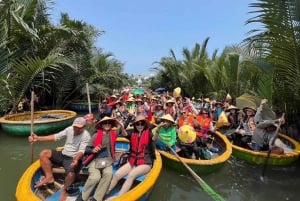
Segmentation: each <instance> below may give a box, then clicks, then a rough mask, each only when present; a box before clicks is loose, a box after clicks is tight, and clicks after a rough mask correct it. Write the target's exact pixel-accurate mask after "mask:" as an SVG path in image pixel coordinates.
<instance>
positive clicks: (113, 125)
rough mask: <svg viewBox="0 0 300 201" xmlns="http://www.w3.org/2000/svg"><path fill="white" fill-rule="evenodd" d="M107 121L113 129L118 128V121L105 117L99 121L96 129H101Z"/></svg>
mask: <svg viewBox="0 0 300 201" xmlns="http://www.w3.org/2000/svg"><path fill="white" fill-rule="evenodd" d="M107 121H110V122H111V127H116V126H117V121H116V119H114V118H111V117H103V118H102V119H101V120H100V121H98V122H97V123H96V125H95V127H96V128H97V129H98V128H101V126H102V124H103V123H105V122H107Z"/></svg>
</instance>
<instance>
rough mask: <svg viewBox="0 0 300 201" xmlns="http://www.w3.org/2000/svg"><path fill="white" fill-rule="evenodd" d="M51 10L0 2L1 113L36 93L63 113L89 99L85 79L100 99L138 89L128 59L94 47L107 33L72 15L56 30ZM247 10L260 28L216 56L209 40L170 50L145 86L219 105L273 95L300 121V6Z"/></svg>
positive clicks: (23, 0)
mask: <svg viewBox="0 0 300 201" xmlns="http://www.w3.org/2000/svg"><path fill="white" fill-rule="evenodd" d="M48 5H51V4H49V1H45V0H18V1H11V0H2V1H1V2H0V12H1V16H0V33H1V34H0V84H1V86H2V87H1V88H0V112H1V114H5V113H7V112H10V111H13V112H15V111H16V110H17V105H18V103H19V102H20V101H21V100H22V98H24V97H25V96H26V95H27V97H29V94H30V91H31V90H32V89H34V91H35V92H36V94H37V95H38V97H39V99H40V100H39V104H40V105H42V106H51V107H52V108H64V107H66V106H67V104H68V103H69V102H70V101H72V100H74V99H80V98H83V96H84V94H85V91H84V90H85V84H86V83H87V82H88V83H89V86H90V93H91V96H92V97H91V98H92V99H95V100H97V99H99V98H101V97H103V96H104V95H105V94H109V93H112V89H121V88H122V87H124V86H127V85H130V86H133V85H135V84H136V83H135V81H134V79H133V77H132V76H130V75H128V74H126V73H124V72H123V67H124V64H123V63H122V61H119V60H117V59H116V58H115V57H114V55H113V54H112V53H105V52H103V51H102V50H101V47H95V41H96V39H97V37H101V35H102V34H103V33H104V31H105V30H98V29H97V28H95V27H93V26H91V25H89V24H87V23H85V22H82V21H77V20H76V19H70V18H69V16H68V14H66V13H63V14H62V15H61V19H60V23H59V24H57V25H54V24H53V23H51V22H50V20H49V17H50V16H49V14H48V13H47V10H48V9H49V8H48V7H47V6H48ZM249 8H251V9H252V10H253V12H252V16H251V17H250V18H249V20H248V21H247V22H245V23H246V24H257V28H256V29H253V30H250V31H249V33H248V37H246V38H245V40H244V41H242V42H241V41H236V42H237V44H235V45H232V46H228V47H225V48H224V50H222V52H220V53H219V52H218V50H215V51H214V52H213V54H212V55H211V56H209V55H208V53H207V46H208V45H209V37H208V38H206V39H204V41H203V42H202V44H199V43H197V42H196V43H195V46H194V47H193V48H192V49H187V48H183V49H182V55H180V59H178V58H179V57H178V55H175V53H174V51H173V50H172V49H171V50H170V55H169V56H165V57H163V58H161V60H160V61H156V62H155V61H154V67H153V68H152V70H153V71H155V72H156V75H155V76H154V77H152V78H151V79H148V80H147V81H146V82H145V83H143V86H145V87H147V88H151V89H155V88H157V87H161V86H163V87H166V89H167V90H168V91H172V90H173V89H174V88H176V87H179V86H180V87H181V89H182V92H183V95H184V96H188V97H197V98H198V97H200V98H201V97H211V98H215V99H218V100H223V99H224V98H225V96H226V94H228V93H229V94H230V95H231V96H232V98H233V100H234V99H235V98H237V97H239V96H241V95H242V94H244V93H249V94H252V95H256V96H258V97H260V98H267V99H268V100H269V103H268V104H269V105H271V106H272V107H273V109H274V110H275V111H277V112H278V113H281V112H285V113H286V114H287V118H288V119H289V122H291V123H297V121H299V120H298V116H299V111H300V105H299V104H298V103H299V101H300V94H299V91H300V90H299V89H300V33H299V32H300V29H299V27H300V26H299V25H300V15H299V13H300V3H299V1H297V0H284V1H282V0H258V1H255V3H252V4H250V5H249ZM195 26H197V22H195ZM212 26H214V25H212ZM228 28H230V27H228ZM187 31H188V30H187ZM137 34H138V33H137ZM220 34H221V33H220ZM224 37H225V36H224ZM8 108H9V109H8ZM297 125H300V122H298V124H297Z"/></svg>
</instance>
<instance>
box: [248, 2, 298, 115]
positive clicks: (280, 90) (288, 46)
mask: <svg viewBox="0 0 300 201" xmlns="http://www.w3.org/2000/svg"><path fill="white" fill-rule="evenodd" d="M250 7H253V8H256V9H257V10H256V11H253V12H252V13H253V14H257V16H255V17H253V18H251V19H249V20H248V21H247V23H260V24H261V25H262V27H263V29H254V30H252V31H250V34H252V35H251V36H249V37H248V38H246V39H245V43H246V45H248V46H250V47H251V48H252V49H254V50H255V51H258V52H259V53H260V54H261V56H262V58H264V59H265V60H266V63H267V64H268V65H267V66H268V68H269V72H271V73H272V88H273V103H274V104H275V105H277V107H278V108H283V110H285V111H286V112H287V114H288V115H289V117H290V118H291V119H294V118H295V114H296V113H299V111H300V106H299V104H298V103H299V100H300V94H299V92H300V91H299V90H300V42H299V41H300V31H299V24H300V15H299V12H300V10H299V9H300V2H299V1H297V0H285V1H281V0H259V1H258V3H252V4H250ZM262 70H264V69H262Z"/></svg>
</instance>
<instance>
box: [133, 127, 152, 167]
mask: <svg viewBox="0 0 300 201" xmlns="http://www.w3.org/2000/svg"><path fill="white" fill-rule="evenodd" d="M149 135H150V133H149V129H146V130H144V131H143V132H142V134H141V136H140V137H139V134H138V133H136V132H134V133H132V134H131V137H130V157H129V163H130V164H131V165H142V164H145V156H146V154H150V153H149V148H148V146H149V143H150V136H149Z"/></svg>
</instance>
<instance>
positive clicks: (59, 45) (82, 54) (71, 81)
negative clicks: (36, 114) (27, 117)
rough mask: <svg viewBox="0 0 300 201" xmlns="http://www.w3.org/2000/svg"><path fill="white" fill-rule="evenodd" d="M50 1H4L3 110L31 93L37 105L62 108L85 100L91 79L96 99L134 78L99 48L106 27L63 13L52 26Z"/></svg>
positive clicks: (0, 5)
mask: <svg viewBox="0 0 300 201" xmlns="http://www.w3.org/2000/svg"><path fill="white" fill-rule="evenodd" d="M51 3H53V2H51V1H45V0H2V1H0V13H1V15H0V85H1V86H2V87H0V113H1V114H5V113H7V112H15V111H16V110H17V105H18V103H19V102H20V101H21V100H22V99H24V97H27V98H28V99H30V94H31V91H32V90H34V92H35V93H36V94H37V97H39V105H43V106H50V107H52V108H64V107H65V106H66V105H67V104H68V103H69V102H70V101H72V100H73V99H81V98H83V96H84V94H85V92H84V90H83V89H84V88H85V84H86V83H87V82H88V83H90V86H91V89H90V94H91V98H92V99H99V97H101V96H103V95H104V94H106V93H110V92H111V91H112V89H120V88H121V87H122V86H123V85H124V83H126V84H128V83H130V82H131V81H129V80H131V79H130V78H129V76H128V75H127V74H124V73H123V72H122V71H123V63H122V62H120V61H118V60H117V59H115V58H114V56H113V54H111V53H104V52H103V51H102V50H101V49H98V48H96V47H95V41H96V39H97V37H100V36H101V35H102V34H103V33H104V31H102V30H97V29H96V28H95V27H93V26H91V25H89V24H87V23H85V22H82V21H77V20H72V19H70V18H69V16H68V15H67V14H64V13H63V14H61V18H60V23H59V24H58V25H54V24H53V23H51V21H50V16H49V14H48V13H47V11H48V10H49V7H48V6H49V5H51Z"/></svg>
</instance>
